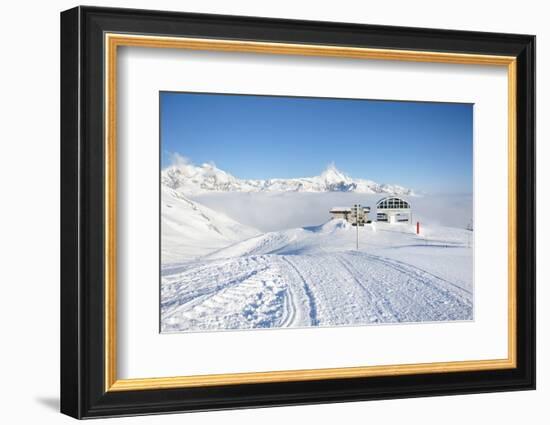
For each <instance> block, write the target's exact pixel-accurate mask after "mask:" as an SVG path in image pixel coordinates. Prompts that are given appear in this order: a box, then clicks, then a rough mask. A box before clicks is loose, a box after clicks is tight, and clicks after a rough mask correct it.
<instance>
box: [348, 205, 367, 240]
mask: <svg viewBox="0 0 550 425" xmlns="http://www.w3.org/2000/svg"><path fill="white" fill-rule="evenodd" d="M350 222H351V225H352V226H355V228H356V230H357V232H356V237H355V249H357V251H359V227H364V226H365V209H364V208H363V207H362V206H361V204H355V205H353V207H351V214H350Z"/></svg>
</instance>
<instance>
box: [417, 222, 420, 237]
mask: <svg viewBox="0 0 550 425" xmlns="http://www.w3.org/2000/svg"><path fill="white" fill-rule="evenodd" d="M416 234H417V235H419V234H420V222H419V221H417V222H416Z"/></svg>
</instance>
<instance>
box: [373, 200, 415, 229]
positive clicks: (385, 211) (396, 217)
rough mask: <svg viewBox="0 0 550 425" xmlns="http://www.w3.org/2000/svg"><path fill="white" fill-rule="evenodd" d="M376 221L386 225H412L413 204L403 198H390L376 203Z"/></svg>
mask: <svg viewBox="0 0 550 425" xmlns="http://www.w3.org/2000/svg"><path fill="white" fill-rule="evenodd" d="M376 221H383V222H386V223H390V224H394V223H411V222H412V212H411V204H409V203H408V202H407V201H405V200H404V199H401V198H397V197H395V196H389V197H387V198H383V199H380V200H379V201H378V202H377V203H376Z"/></svg>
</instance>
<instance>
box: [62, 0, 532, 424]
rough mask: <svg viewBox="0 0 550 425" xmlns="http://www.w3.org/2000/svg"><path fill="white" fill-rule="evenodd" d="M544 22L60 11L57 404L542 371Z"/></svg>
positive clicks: (211, 404)
mask: <svg viewBox="0 0 550 425" xmlns="http://www.w3.org/2000/svg"><path fill="white" fill-rule="evenodd" d="M534 70H535V37H534V36H531V35H518V34H495V33H479V32H465V31H450V30H435V29H419V28H402V27H388V26H370V25H356V24H344V23H329V22H312V21H294V20H281V19H266V18H252V17H238V16H221V15H202V14H188V13H176V12H160V11H143V10H130V9H109V8H94V7H77V8H74V9H71V10H68V11H65V12H63V13H62V14H61V116H62V122H61V164H62V169H61V193H62V205H61V211H62V217H61V222H62V229H61V249H62V252H61V258H62V276H61V411H62V412H63V413H65V414H68V415H70V416H73V417H76V418H91V417H105V416H121V415H137V414H152V413H163V412H178V411H181V412H185V411H198V410H216V409H230V408H242V407H258V406H275V405H292V404H307V403H325V402H327V403H328V402H339V401H353V400H371V399H385V398H399V397H416V396H433V395H450V394H464V393H480V392H489V391H511V390H526V389H534V388H535V170H534V166H535V151H534V147H535V134H534V129H535V125H534V122H535V107H534V105H535V103H534V99H535V72H534Z"/></svg>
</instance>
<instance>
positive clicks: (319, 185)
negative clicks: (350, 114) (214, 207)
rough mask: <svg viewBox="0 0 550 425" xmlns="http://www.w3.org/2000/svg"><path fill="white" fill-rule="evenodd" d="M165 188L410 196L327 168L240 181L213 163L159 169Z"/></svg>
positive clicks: (407, 191) (395, 187) (401, 189)
mask: <svg viewBox="0 0 550 425" xmlns="http://www.w3.org/2000/svg"><path fill="white" fill-rule="evenodd" d="M161 182H162V184H163V185H164V186H166V187H168V188H171V189H174V190H177V191H178V192H182V193H186V194H198V193H204V192H210V191H215V192H357V193H387V194H393V195H413V194H414V193H413V191H412V190H411V189H407V188H405V187H402V186H398V185H389V184H379V183H376V182H374V181H372V180H365V179H355V178H352V177H350V176H348V175H347V174H345V173H342V172H341V171H339V170H338V169H337V168H336V167H335V166H334V165H329V166H328V167H327V169H326V170H325V171H323V172H322V173H321V174H320V175H319V176H314V177H301V178H290V179H281V178H276V179H267V180H252V179H239V178H237V177H235V176H233V175H231V174H229V173H227V172H226V171H223V170H220V169H219V168H217V167H216V166H215V165H213V164H202V165H200V166H197V165H194V164H190V163H182V164H178V165H173V166H170V167H168V168H165V169H164V170H162V173H161Z"/></svg>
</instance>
